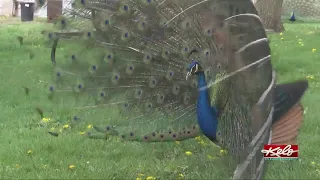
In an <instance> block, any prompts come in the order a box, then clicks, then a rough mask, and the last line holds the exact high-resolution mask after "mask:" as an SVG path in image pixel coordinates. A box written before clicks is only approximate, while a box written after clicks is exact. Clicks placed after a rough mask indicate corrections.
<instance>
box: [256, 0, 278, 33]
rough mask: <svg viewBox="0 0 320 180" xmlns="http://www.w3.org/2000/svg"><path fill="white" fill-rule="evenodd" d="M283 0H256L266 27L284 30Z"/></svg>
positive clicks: (276, 30) (258, 10)
mask: <svg viewBox="0 0 320 180" xmlns="http://www.w3.org/2000/svg"><path fill="white" fill-rule="evenodd" d="M282 4H283V0H256V2H255V6H256V9H257V12H258V14H259V16H260V18H261V19H262V22H263V24H264V27H265V29H271V30H273V31H275V32H281V31H284V27H283V24H282V21H281V13H282Z"/></svg>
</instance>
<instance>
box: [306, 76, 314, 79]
mask: <svg viewBox="0 0 320 180" xmlns="http://www.w3.org/2000/svg"><path fill="white" fill-rule="evenodd" d="M306 78H307V79H314V76H313V75H309V76H307V77H306Z"/></svg>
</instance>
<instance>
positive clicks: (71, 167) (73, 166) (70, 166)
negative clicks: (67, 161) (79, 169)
mask: <svg viewBox="0 0 320 180" xmlns="http://www.w3.org/2000/svg"><path fill="white" fill-rule="evenodd" d="M68 168H69V169H74V168H76V166H75V165H73V164H71V165H69V166H68Z"/></svg>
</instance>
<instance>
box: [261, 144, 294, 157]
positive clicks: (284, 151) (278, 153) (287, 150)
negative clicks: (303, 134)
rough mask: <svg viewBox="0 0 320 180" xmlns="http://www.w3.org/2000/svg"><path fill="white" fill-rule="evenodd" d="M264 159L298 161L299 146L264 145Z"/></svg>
mask: <svg viewBox="0 0 320 180" xmlns="http://www.w3.org/2000/svg"><path fill="white" fill-rule="evenodd" d="M261 152H262V153H263V157H264V158H265V159H266V160H293V159H298V152H299V148H298V145H277V144H269V145H264V148H263V150H261Z"/></svg>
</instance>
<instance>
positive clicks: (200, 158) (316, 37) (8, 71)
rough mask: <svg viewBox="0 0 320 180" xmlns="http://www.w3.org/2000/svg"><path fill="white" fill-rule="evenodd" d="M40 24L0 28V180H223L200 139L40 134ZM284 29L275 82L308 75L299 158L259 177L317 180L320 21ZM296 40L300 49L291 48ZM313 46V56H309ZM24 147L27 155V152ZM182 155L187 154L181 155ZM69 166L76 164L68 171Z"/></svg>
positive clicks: (43, 71)
mask: <svg viewBox="0 0 320 180" xmlns="http://www.w3.org/2000/svg"><path fill="white" fill-rule="evenodd" d="M45 26H47V25H46V24H42V23H32V24H31V23H25V24H20V23H17V24H6V25H1V28H0V57H1V60H0V67H1V71H0V77H1V81H0V87H1V88H0V99H1V103H0V109H1V110H0V114H1V115H2V116H1V117H2V118H1V120H0V129H1V130H0V139H1V140H0V143H1V145H2V147H1V148H0V178H1V179H14V178H23V179H44V178H49V179H50V178H51V179H52V178H55V179H71V178H73V179H75V178H77V179H80V178H86V179H98V178H99V179H101V178H103V179H135V178H136V177H137V176H138V175H137V174H139V173H142V174H145V175H144V176H143V177H142V178H146V177H147V176H153V177H156V178H162V179H174V178H179V177H180V174H182V175H183V176H184V178H186V179H214V178H219V177H227V175H228V174H227V173H226V172H225V171H222V170H221V168H220V169H219V166H221V165H220V163H221V161H219V160H218V159H219V158H215V157H216V156H217V148H216V147H215V146H213V145H210V143H208V141H207V140H204V141H205V143H207V144H208V145H205V146H204V145H199V144H198V142H197V141H196V140H194V139H192V140H187V141H184V142H180V144H176V143H164V144H161V143H160V144H148V143H138V142H134V143H131V142H128V143H123V142H120V141H118V140H116V139H114V140H109V141H100V140H92V139H87V138H83V137H82V136H80V135H78V134H70V135H68V136H63V135H62V136H59V137H57V138H55V137H52V136H49V135H47V133H46V131H45V129H44V128H41V127H39V126H38V122H39V121H40V117H39V115H38V114H37V113H35V111H34V109H33V107H35V106H37V105H42V106H43V105H44V104H46V102H47V100H46V96H45V94H46V89H45V87H46V82H47V80H48V79H50V72H51V71H52V69H51V68H52V66H51V62H50V49H49V48H48V47H46V46H45V45H44V43H43V38H42V37H41V35H40V31H41V30H42V29H43V28H44V27H45ZM285 28H286V31H285V32H284V33H283V35H282V36H280V35H279V34H272V35H270V39H271V42H272V43H271V46H272V53H273V59H272V61H273V64H274V67H275V69H276V71H277V75H278V82H287V81H291V80H296V79H301V78H305V77H306V76H309V75H312V76H314V79H310V89H309V90H308V92H307V94H306V95H305V97H304V99H303V104H304V106H305V109H306V116H305V121H304V124H303V127H302V129H301V133H300V135H299V139H298V140H299V145H300V160H299V161H290V162H289V161H288V162H269V163H268V168H267V173H266V178H267V179H279V178H282V179H297V178H298V179H312V178H313V179H314V178H320V171H319V170H318V169H320V156H319V155H317V151H318V149H319V148H320V143H318V141H319V139H320V135H319V130H318V129H319V125H320V122H319V121H318V119H317V117H318V116H319V115H320V113H319V112H318V110H319V109H320V106H319V104H317V102H319V101H320V94H319V93H317V92H320V81H319V78H320V71H319V69H320V61H319V59H320V47H319V44H320V29H319V28H320V23H319V24H317V23H309V24H308V23H299V24H297V25H294V24H286V25H285ZM310 32H312V33H311V34H310ZM18 35H20V36H23V37H24V39H25V40H24V41H25V43H24V45H23V46H22V47H20V45H19V44H18V42H17V40H16V36H18ZM296 36H298V37H296ZM281 37H283V38H284V39H283V40H281V39H280V38H281ZM299 39H301V40H302V43H303V44H304V46H301V44H299V43H298V41H299ZM313 48H317V49H318V51H316V52H314V53H312V49H313ZM60 50H61V49H60ZM32 57H33V58H32ZM24 86H26V87H29V88H30V95H29V96H26V95H25V93H24V91H23V87H24ZM44 106H45V105H44ZM48 107H49V106H48ZM48 107H47V108H48ZM45 116H46V117H51V114H45ZM51 118H54V117H51ZM28 150H31V151H32V153H31V154H28V153H27V152H28ZM186 151H191V152H192V153H193V155H191V156H187V155H186V154H185V152H186ZM208 156H212V157H214V159H212V158H208ZM312 162H314V164H312ZM318 163H319V164H318ZM70 164H73V165H75V166H76V167H75V168H74V169H73V170H70V169H68V165H70ZM229 173H230V172H229Z"/></svg>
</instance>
